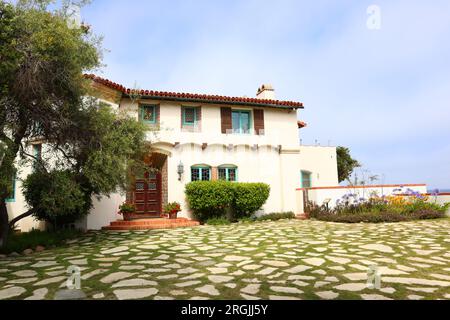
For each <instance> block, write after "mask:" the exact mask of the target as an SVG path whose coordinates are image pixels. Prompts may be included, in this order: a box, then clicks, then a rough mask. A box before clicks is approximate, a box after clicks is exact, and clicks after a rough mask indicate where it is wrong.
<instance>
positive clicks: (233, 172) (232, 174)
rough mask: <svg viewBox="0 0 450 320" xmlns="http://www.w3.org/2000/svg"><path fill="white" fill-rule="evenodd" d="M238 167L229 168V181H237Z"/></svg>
mask: <svg viewBox="0 0 450 320" xmlns="http://www.w3.org/2000/svg"><path fill="white" fill-rule="evenodd" d="M236 180H237V179H236V169H228V181H236Z"/></svg>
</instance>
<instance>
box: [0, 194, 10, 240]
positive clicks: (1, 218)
mask: <svg viewBox="0 0 450 320" xmlns="http://www.w3.org/2000/svg"><path fill="white" fill-rule="evenodd" d="M0 201H1V202H0V248H1V247H3V246H4V245H5V244H6V240H7V239H8V233H9V218H8V209H7V208H6V202H5V199H0Z"/></svg>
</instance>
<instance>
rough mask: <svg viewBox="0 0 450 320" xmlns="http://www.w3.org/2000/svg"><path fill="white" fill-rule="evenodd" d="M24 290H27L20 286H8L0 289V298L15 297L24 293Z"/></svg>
mask: <svg viewBox="0 0 450 320" xmlns="http://www.w3.org/2000/svg"><path fill="white" fill-rule="evenodd" d="M25 292H27V290H25V289H24V288H22V287H10V288H7V289H0V300H4V299H11V298H15V297H18V296H20V295H22V294H24V293H25Z"/></svg>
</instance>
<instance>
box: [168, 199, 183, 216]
mask: <svg viewBox="0 0 450 320" xmlns="http://www.w3.org/2000/svg"><path fill="white" fill-rule="evenodd" d="M180 211H181V205H180V204H179V203H178V202H170V203H168V204H166V205H165V206H164V213H165V214H167V215H169V219H176V218H177V214H178V212H180Z"/></svg>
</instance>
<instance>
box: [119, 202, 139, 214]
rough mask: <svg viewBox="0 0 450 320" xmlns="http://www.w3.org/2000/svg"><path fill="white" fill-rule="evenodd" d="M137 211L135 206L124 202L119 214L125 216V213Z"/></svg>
mask: <svg viewBox="0 0 450 320" xmlns="http://www.w3.org/2000/svg"><path fill="white" fill-rule="evenodd" d="M135 211H136V207H135V206H134V204H132V203H129V202H124V203H122V204H121V205H120V206H119V213H121V214H124V213H133V212H135Z"/></svg>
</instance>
